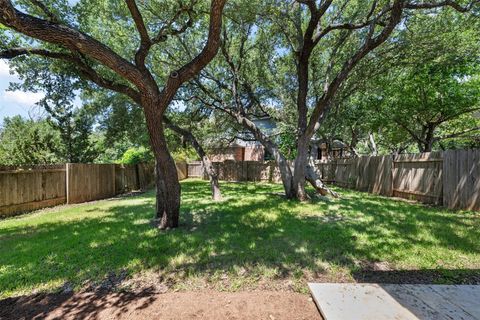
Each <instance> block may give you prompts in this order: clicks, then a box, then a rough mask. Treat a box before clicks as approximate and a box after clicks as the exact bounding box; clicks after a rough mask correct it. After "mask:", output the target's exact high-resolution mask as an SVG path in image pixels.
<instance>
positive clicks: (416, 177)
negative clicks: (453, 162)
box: [392, 152, 443, 204]
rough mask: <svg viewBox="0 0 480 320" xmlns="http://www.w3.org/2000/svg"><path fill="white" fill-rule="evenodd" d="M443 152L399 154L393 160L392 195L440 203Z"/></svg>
mask: <svg viewBox="0 0 480 320" xmlns="http://www.w3.org/2000/svg"><path fill="white" fill-rule="evenodd" d="M442 163H443V154H442V153H441V152H430V153H429V152H427V153H420V154H401V155H398V156H397V157H395V159H394V161H393V171H392V172H393V195H394V196H397V197H402V198H407V199H412V200H417V201H420V202H423V203H433V204H441V203H442V197H443V164H442Z"/></svg>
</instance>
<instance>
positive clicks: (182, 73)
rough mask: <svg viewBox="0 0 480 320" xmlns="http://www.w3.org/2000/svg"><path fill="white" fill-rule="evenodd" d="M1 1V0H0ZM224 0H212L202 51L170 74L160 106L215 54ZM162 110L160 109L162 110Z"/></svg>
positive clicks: (218, 42)
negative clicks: (205, 39) (206, 36)
mask: <svg viewBox="0 0 480 320" xmlns="http://www.w3.org/2000/svg"><path fill="white" fill-rule="evenodd" d="M0 1H1V0H0ZM225 3H226V0H212V3H211V6H210V27H209V31H208V40H207V43H206V44H205V46H204V47H203V49H202V51H201V52H200V53H199V54H198V55H197V56H196V57H195V58H193V59H192V60H191V61H190V62H189V63H187V64H185V65H184V66H183V67H181V68H180V69H178V70H177V71H174V72H172V73H171V74H170V77H169V78H168V80H167V83H166V85H165V87H164V89H163V90H162V92H161V100H162V101H161V103H160V105H162V106H165V108H166V106H168V104H169V102H171V101H172V99H173V97H174V95H175V93H176V92H177V90H178V88H179V87H180V86H181V85H182V84H183V83H185V82H187V81H189V80H190V79H192V78H193V77H194V76H195V75H196V74H198V72H200V71H201V70H202V69H203V68H204V67H205V66H206V65H207V64H208V63H209V62H210V61H211V60H212V59H213V58H214V57H215V55H216V54H217V52H218V49H219V47H220V33H221V30H222V12H223V7H224V6H225ZM163 111H164V110H160V112H163Z"/></svg>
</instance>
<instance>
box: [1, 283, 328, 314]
mask: <svg viewBox="0 0 480 320" xmlns="http://www.w3.org/2000/svg"><path fill="white" fill-rule="evenodd" d="M0 319H2V320H3V319H133V320H135V319H141V320H147V319H162V320H163V319H165V320H173V319H182V320H183V319H185V320H189V319H222V320H223V319H242V320H243V319H255V320H259V319H265V320H278V319H288V320H296V319H298V320H300V319H309V320H310V319H312V320H316V319H319V320H320V319H322V318H321V316H320V314H319V312H318V310H317V308H316V306H315V303H314V302H313V301H312V299H311V297H310V296H309V295H303V294H299V293H294V292H287V291H241V292H234V293H231V292H219V291H212V290H202V291H187V292H167V293H156V292H149V291H148V290H146V291H142V292H116V293H98V292H97V293H95V292H79V293H57V294H37V295H34V296H22V297H15V298H8V299H5V300H2V301H0Z"/></svg>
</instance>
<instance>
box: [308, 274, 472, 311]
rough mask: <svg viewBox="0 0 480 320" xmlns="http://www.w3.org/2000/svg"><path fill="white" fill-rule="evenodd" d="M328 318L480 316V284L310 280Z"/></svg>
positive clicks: (313, 293) (316, 297)
mask: <svg viewBox="0 0 480 320" xmlns="http://www.w3.org/2000/svg"><path fill="white" fill-rule="evenodd" d="M308 286H309V288H310V291H311V292H312V296H313V298H314V300H315V303H316V304H317V306H318V308H319V310H320V312H321V313H322V316H323V318H324V319H325V320H340V319H341V320H349V319H355V320H363V319H365V320H367V319H368V320H370V319H385V320H388V319H395V320H410V319H412V320H417V319H418V320H427V319H428V320H430V319H432V320H433V319H435V320H446V319H464V320H470V319H472V320H473V319H480V305H479V303H478V301H480V286H473V285H417V284H413V285H412V284H408V285H407V284H356V283H341V284H340V283H338V284H337V283H322V284H320V283H310V284H309V285H308Z"/></svg>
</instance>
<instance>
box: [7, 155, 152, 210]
mask: <svg viewBox="0 0 480 320" xmlns="http://www.w3.org/2000/svg"><path fill="white" fill-rule="evenodd" d="M154 182H155V179H154V165H151V164H138V165H120V164H77V163H69V164H59V165H35V166H0V217H2V216H9V215H12V214H16V213H19V212H24V211H31V210H36V209H40V208H45V207H51V206H54V205H58V204H64V203H81V202H86V201H92V200H98V199H104V198H108V197H112V196H115V195H118V194H121V193H124V192H127V191H131V190H140V189H146V188H148V187H150V186H152V185H153V184H154Z"/></svg>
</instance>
